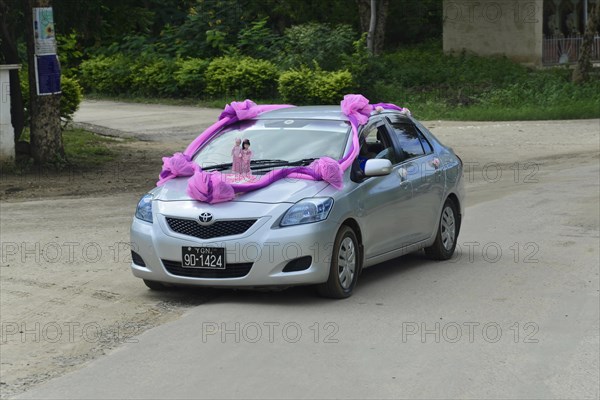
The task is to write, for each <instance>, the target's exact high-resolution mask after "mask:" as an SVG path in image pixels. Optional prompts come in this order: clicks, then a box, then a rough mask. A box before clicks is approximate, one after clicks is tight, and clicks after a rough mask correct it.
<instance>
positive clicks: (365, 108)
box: [157, 94, 410, 204]
mask: <svg viewBox="0 0 600 400" xmlns="http://www.w3.org/2000/svg"><path fill="white" fill-rule="evenodd" d="M340 106H341V110H342V113H344V114H345V115H346V116H347V117H348V120H349V121H350V125H351V126H352V144H351V146H350V150H349V151H348V152H347V154H346V155H344V157H343V158H342V159H341V160H339V161H336V160H334V159H332V158H329V157H321V158H319V159H318V160H315V161H313V162H312V163H311V164H310V165H309V166H307V167H293V168H281V169H276V170H274V171H271V172H269V173H268V174H266V175H264V176H262V177H261V178H254V179H248V180H247V181H245V182H237V183H236V181H237V180H238V179H231V177H230V176H228V175H225V174H221V173H220V172H204V171H202V169H201V168H200V167H199V166H198V165H197V164H196V163H195V162H193V161H192V159H191V157H192V156H193V155H194V154H195V153H196V151H197V150H198V149H199V148H200V147H201V146H202V145H204V144H205V143H207V142H208V141H209V140H211V139H212V138H213V137H215V136H216V135H218V134H219V133H220V132H221V130H222V129H223V128H225V127H227V126H229V125H231V124H234V123H236V122H238V121H242V120H247V119H252V118H255V117H257V116H258V115H260V114H261V113H263V112H267V111H271V110H277V109H280V108H287V107H294V106H291V105H286V104H279V105H277V104H275V105H262V106H259V105H256V103H254V102H253V101H251V100H245V101H242V102H235V101H234V102H231V104H228V105H227V106H226V107H225V109H224V110H223V112H222V113H221V114H220V115H219V119H218V121H217V122H216V123H215V124H213V125H211V126H210V127H209V128H208V129H206V130H205V131H204V132H202V134H201V135H199V136H198V137H197V138H196V139H195V140H194V141H193V142H192V143H190V145H189V146H188V147H187V148H186V150H185V151H184V152H183V153H175V154H174V155H173V156H172V157H164V158H163V170H162V172H161V173H160V180H159V181H158V183H157V186H160V185H162V184H164V183H165V182H166V181H168V180H169V179H172V178H174V177H177V176H191V178H190V179H189V180H188V186H187V194H188V195H189V196H190V197H191V198H193V199H195V200H198V201H202V202H206V203H210V204H214V203H220V202H225V201H230V200H232V199H233V198H234V197H235V194H236V193H245V192H250V191H253V190H257V189H261V188H264V187H266V186H268V185H270V184H272V183H273V182H276V181H278V180H280V179H283V178H285V177H288V176H289V177H292V178H298V179H308V180H317V181H319V180H322V181H325V182H327V183H329V184H330V185H332V186H333V187H334V188H336V189H341V188H342V187H343V174H344V171H346V170H347V169H348V168H349V167H350V166H351V165H352V163H353V162H354V160H355V159H356V156H357V155H358V151H359V138H358V129H359V127H360V126H362V125H364V124H366V123H367V122H368V120H369V117H370V115H371V113H372V112H373V111H374V110H376V111H377V112H381V111H382V110H383V109H393V110H398V111H400V112H403V113H405V114H408V115H410V111H409V110H408V109H406V108H402V107H398V106H396V105H394V104H389V103H378V104H375V105H372V104H369V100H368V99H367V98H365V97H364V96H362V95H360V94H348V95H346V96H344V100H342V101H341V103H340Z"/></svg>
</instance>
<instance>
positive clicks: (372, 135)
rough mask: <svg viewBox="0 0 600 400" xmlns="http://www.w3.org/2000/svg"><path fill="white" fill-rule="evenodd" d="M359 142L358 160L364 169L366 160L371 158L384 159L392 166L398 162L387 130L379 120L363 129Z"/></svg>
mask: <svg viewBox="0 0 600 400" xmlns="http://www.w3.org/2000/svg"><path fill="white" fill-rule="evenodd" d="M360 142H361V146H360V153H359V155H358V160H359V163H360V165H361V167H363V168H364V164H365V163H366V160H368V159H371V158H385V159H388V160H390V161H391V162H392V164H395V163H397V162H398V160H397V157H396V153H395V151H394V146H393V144H392V142H391V140H390V137H389V133H388V130H387V129H386V127H385V124H383V123H382V121H381V120H380V121H379V122H376V123H374V124H372V125H368V126H366V127H365V129H363V131H362V132H361V140H360Z"/></svg>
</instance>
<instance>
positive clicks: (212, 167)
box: [202, 163, 233, 171]
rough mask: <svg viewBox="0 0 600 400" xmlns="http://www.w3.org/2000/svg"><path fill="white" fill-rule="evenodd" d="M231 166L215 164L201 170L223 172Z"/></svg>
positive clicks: (229, 164) (230, 164)
mask: <svg viewBox="0 0 600 400" xmlns="http://www.w3.org/2000/svg"><path fill="white" fill-rule="evenodd" d="M232 166H233V164H232V163H224V164H215V165H210V166H208V167H203V168H202V169H203V170H215V171H223V170H225V169H229V168H231V167H232Z"/></svg>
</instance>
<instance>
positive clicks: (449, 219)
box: [425, 199, 460, 260]
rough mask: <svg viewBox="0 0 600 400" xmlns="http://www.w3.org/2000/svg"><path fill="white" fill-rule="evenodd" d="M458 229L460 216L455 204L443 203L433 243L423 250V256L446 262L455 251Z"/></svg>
mask: <svg viewBox="0 0 600 400" xmlns="http://www.w3.org/2000/svg"><path fill="white" fill-rule="evenodd" d="M459 229H460V216H459V214H458V209H457V208H456V204H454V202H453V201H452V200H450V199H448V200H446V203H444V208H442V215H441V216H440V223H439V226H438V230H437V235H436V237H435V242H433V244H432V245H431V246H430V247H426V248H425V254H427V256H428V257H430V258H432V259H434V260H448V259H450V258H451V257H452V255H453V254H454V249H456V239H457V237H458V231H459Z"/></svg>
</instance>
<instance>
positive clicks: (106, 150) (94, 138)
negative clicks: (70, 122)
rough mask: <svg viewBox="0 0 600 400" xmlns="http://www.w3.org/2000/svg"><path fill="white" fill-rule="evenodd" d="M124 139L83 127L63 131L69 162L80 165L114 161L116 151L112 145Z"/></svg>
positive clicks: (98, 164) (93, 165)
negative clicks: (101, 134)
mask: <svg viewBox="0 0 600 400" xmlns="http://www.w3.org/2000/svg"><path fill="white" fill-rule="evenodd" d="M119 141H123V139H115V138H110V137H106V136H100V135H96V134H95V133H92V132H89V131H86V130H83V129H68V130H65V131H64V132H63V144H64V147H65V156H66V158H67V162H68V163H69V164H71V165H74V166H78V167H86V166H89V167H95V166H100V165H102V164H104V163H107V162H109V161H112V160H114V159H115V157H116V155H117V154H116V151H115V149H114V148H113V147H112V145H114V144H115V143H116V142H119Z"/></svg>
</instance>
